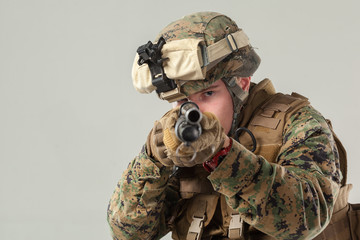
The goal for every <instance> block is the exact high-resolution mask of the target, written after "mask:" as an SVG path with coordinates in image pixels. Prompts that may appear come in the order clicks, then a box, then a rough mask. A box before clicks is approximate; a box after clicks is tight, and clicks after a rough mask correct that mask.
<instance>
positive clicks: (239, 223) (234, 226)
mask: <svg viewBox="0 0 360 240" xmlns="http://www.w3.org/2000/svg"><path fill="white" fill-rule="evenodd" d="M243 221H244V220H242V219H241V218H240V214H238V213H237V214H232V215H231V220H230V225H229V234H228V237H229V238H230V239H240V238H241V236H242V235H243Z"/></svg>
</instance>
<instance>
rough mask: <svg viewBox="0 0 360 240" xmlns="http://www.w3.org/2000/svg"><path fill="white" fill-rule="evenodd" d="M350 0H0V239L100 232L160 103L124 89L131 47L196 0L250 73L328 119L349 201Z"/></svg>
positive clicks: (352, 166) (352, 174)
mask: <svg viewBox="0 0 360 240" xmlns="http://www.w3.org/2000/svg"><path fill="white" fill-rule="evenodd" d="M359 3H360V2H359V1H355V0H354V1H351V0H342V1H329V0H327V1H325V0H321V1H310V0H306V1H290V0H279V1H275V0H266V1H265V0H264V1H254V0H248V1H241V0H236V1H233V0H222V1H213V0H207V1H195V0H192V1H188V0H183V1H170V0H167V1H164V0H161V1H160V0H156V1H149V0H148V1H135V0H134V1H120V0H118V1H115V0H113V1H110V0H101V1H100V0H79V1H76V0H71V1H70V0H63V1H60V0H59V1H55V0H32V1H26V0H11V1H10V0H0V110H1V115H0V146H1V147H0V239H1V240H11V239H37V240H38V239H54V240H56V239H110V235H109V230H108V226H107V223H106V208H107V204H108V200H109V198H110V196H111V194H112V191H113V189H114V188H115V185H116V183H117V181H118V179H119V178H120V176H121V173H122V172H123V170H124V168H125V167H126V166H127V164H128V162H129V161H130V160H131V159H132V158H133V157H134V156H135V155H136V154H137V153H138V151H139V150H140V147H141V145H142V144H143V142H144V141H145V139H146V136H147V133H148V131H149V130H150V129H151V127H152V125H153V122H154V120H156V119H158V118H160V117H161V115H162V114H163V113H164V112H165V111H166V110H167V109H168V108H169V104H167V103H166V102H162V101H160V100H158V99H157V97H156V96H155V95H154V94H151V95H141V94H139V93H137V92H136V91H135V90H134V88H133V86H132V82H131V74H130V72H131V65H132V62H133V58H134V56H135V51H136V49H137V47H138V46H139V45H141V44H144V43H145V42H147V41H148V40H153V39H154V37H155V36H156V34H157V32H158V31H159V30H160V29H161V28H163V27H164V26H165V25H166V24H168V23H169V22H170V21H173V20H175V19H178V18H180V17H181V16H183V15H186V14H189V13H192V12H196V11H204V10H211V11H219V12H223V13H225V14H227V15H229V16H230V17H232V18H233V19H234V20H236V21H237V22H238V24H239V26H240V27H242V28H244V30H245V32H246V33H247V34H248V36H249V37H250V40H251V42H252V45H253V46H255V47H256V48H258V49H257V52H258V53H259V55H260V56H261V57H262V64H261V65H260V68H259V70H258V72H257V73H256V74H255V75H254V77H253V80H254V82H259V81H260V80H261V79H263V78H265V77H269V78H271V79H272V80H273V82H274V84H275V87H276V88H277V90H278V91H281V92H285V93H291V92H292V91H296V92H298V93H301V94H303V95H305V96H307V97H309V98H310V99H311V102H312V104H313V106H315V107H316V108H317V109H318V110H319V111H321V112H322V113H323V114H324V116H326V117H327V118H330V119H332V122H333V125H334V128H335V130H336V132H337V134H338V135H339V137H340V138H341V139H342V141H343V143H344V145H345V147H346V148H347V150H348V156H349V182H352V183H354V184H356V185H355V187H354V190H353V191H352V193H351V196H350V200H351V202H360V191H359V189H360V183H358V182H359V179H360V174H359V173H358V169H359V168H360V162H359V159H360V147H359V141H358V135H359V128H360V127H359V122H360V112H359V109H360V108H359V107H360V106H359V105H360V97H359V96H358V92H359V87H360V84H359V66H360V47H359V43H360V34H359V29H360V26H359V25H360V17H359V13H358V10H359V9H360V4H359ZM167 238H168V239H169V238H170V237H169V236H168V237H167Z"/></svg>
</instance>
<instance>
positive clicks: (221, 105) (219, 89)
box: [176, 80, 233, 133]
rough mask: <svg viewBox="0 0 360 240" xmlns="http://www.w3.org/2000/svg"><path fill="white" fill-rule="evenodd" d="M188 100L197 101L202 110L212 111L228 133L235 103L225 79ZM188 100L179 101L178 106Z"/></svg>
mask: <svg viewBox="0 0 360 240" xmlns="http://www.w3.org/2000/svg"><path fill="white" fill-rule="evenodd" d="M187 99H188V100H190V101H192V102H194V103H196V104H197V105H198V106H199V108H200V111H201V112H211V113H213V114H215V116H216V117H217V118H218V119H219V121H220V124H221V126H222V127H223V128H224V131H225V132H226V133H228V132H229V131H230V128H231V123H232V118H233V103H232V99H231V96H230V93H229V91H228V90H227V88H226V86H225V84H224V82H223V81H220V80H219V81H216V82H215V83H213V84H212V85H211V86H210V87H208V88H206V89H204V90H201V91H199V92H196V93H194V94H192V95H190V96H189V97H188V98H187ZM185 101H187V100H182V101H178V102H177V103H176V106H179V105H181V104H182V103H184V102H185Z"/></svg>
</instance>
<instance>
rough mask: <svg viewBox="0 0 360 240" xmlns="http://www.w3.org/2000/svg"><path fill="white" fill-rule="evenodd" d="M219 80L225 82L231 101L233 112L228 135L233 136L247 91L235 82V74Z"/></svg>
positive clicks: (247, 94)
mask: <svg viewBox="0 0 360 240" xmlns="http://www.w3.org/2000/svg"><path fill="white" fill-rule="evenodd" d="M221 80H222V81H223V82H224V83H225V86H226V88H227V89H228V91H229V93H230V95H231V99H232V102H233V109H234V113H233V119H232V124H231V128H230V131H229V133H228V136H234V135H235V131H236V129H237V128H238V124H239V116H240V112H241V109H242V107H243V106H244V103H245V101H246V99H247V97H248V96H249V92H248V91H244V90H243V89H242V88H241V87H240V86H239V85H238V84H237V81H236V76H234V77H229V78H222V79H221Z"/></svg>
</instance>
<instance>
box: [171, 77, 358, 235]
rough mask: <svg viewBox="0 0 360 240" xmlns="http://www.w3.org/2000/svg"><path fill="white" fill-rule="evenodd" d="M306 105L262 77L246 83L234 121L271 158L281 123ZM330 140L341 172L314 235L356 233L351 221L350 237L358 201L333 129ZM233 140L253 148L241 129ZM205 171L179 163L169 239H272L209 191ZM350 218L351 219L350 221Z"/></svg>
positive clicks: (260, 152) (275, 152)
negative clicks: (330, 206)
mask: <svg viewBox="0 0 360 240" xmlns="http://www.w3.org/2000/svg"><path fill="white" fill-rule="evenodd" d="M308 105H309V102H308V100H307V98H305V97H303V96H301V95H299V94H297V93H292V94H291V95H284V94H281V93H275V89H274V88H273V86H272V84H271V82H270V80H268V79H265V80H264V81H262V82H260V83H259V84H258V85H256V86H254V87H252V90H251V92H250V96H249V99H248V104H247V105H246V107H245V108H244V111H243V115H242V116H243V117H244V118H243V119H241V122H240V126H247V128H248V129H249V130H250V131H251V132H252V133H253V134H254V136H255V137H256V141H257V145H256V146H257V147H256V150H255V152H254V153H255V154H256V155H261V156H263V157H264V158H265V159H266V160H268V161H269V162H276V159H277V155H278V153H279V151H280V148H281V146H282V139H283V138H282V134H283V130H284V128H285V123H286V122H287V120H289V118H290V117H291V116H292V115H293V114H294V113H295V112H296V111H297V110H299V109H300V108H302V107H304V106H308ZM329 124H330V123H329ZM329 126H330V127H331V125H329ZM334 139H335V141H336V144H337V147H338V150H339V155H340V164H341V171H342V173H343V176H344V180H343V187H342V188H341V190H340V194H339V197H338V199H337V201H336V203H335V206H334V214H333V217H332V219H331V222H330V224H329V226H328V227H327V228H326V229H325V230H324V231H323V232H322V233H321V234H320V235H319V236H318V237H316V238H315V239H316V240H320V239H331V240H332V239H333V240H340V239H341V240H345V239H357V238H356V236H360V234H359V231H360V226H357V228H356V226H354V227H355V228H354V227H353V226H352V229H353V230H354V233H352V235H353V238H351V233H350V225H351V224H352V225H354V224H355V225H356V224H359V220H358V219H357V218H360V206H355V205H349V204H348V201H347V200H348V194H349V191H350V189H351V187H352V186H351V185H345V183H346V152H345V149H344V147H343V146H342V144H341V142H340V141H339V140H338V138H337V137H336V135H335V134H334ZM239 142H240V143H241V144H243V145H244V146H245V147H246V148H247V149H252V147H253V146H252V144H253V142H252V140H251V137H250V136H249V135H248V134H246V133H243V134H241V135H240V137H239ZM208 174H209V173H207V172H206V171H205V170H204V169H203V167H202V166H195V167H192V168H181V169H180V171H179V172H178V173H177V177H178V178H179V181H180V194H181V197H182V200H181V201H180V202H179V204H178V206H177V207H176V208H175V210H174V214H173V217H172V218H171V219H170V221H169V225H170V228H171V230H172V237H173V239H176V240H183V239H186V240H198V239H256V240H262V239H274V238H273V237H270V236H268V235H265V234H264V233H262V232H260V231H258V230H256V229H255V228H253V227H252V226H249V225H248V224H246V223H244V222H243V220H242V219H241V218H240V215H239V213H237V212H234V211H233V210H232V209H231V208H230V207H229V206H228V205H227V203H226V200H225V197H224V196H223V195H222V194H220V193H218V192H216V191H214V189H213V187H212V185H211V183H210V181H209V180H208V179H207V176H208ZM355 207H358V208H359V209H358V211H357V212H353V215H355V217H353V221H352V223H351V222H350V221H349V220H348V219H349V218H348V216H347V215H348V214H349V212H350V210H351V208H355ZM356 214H358V215H356ZM356 219H357V221H354V220H356ZM356 229H358V230H356ZM355 231H357V232H355ZM333 232H338V233H340V234H333ZM356 234H358V235H356ZM214 236H218V237H214Z"/></svg>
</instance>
